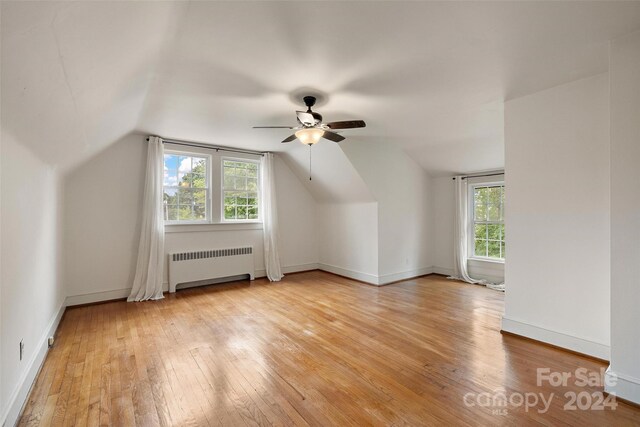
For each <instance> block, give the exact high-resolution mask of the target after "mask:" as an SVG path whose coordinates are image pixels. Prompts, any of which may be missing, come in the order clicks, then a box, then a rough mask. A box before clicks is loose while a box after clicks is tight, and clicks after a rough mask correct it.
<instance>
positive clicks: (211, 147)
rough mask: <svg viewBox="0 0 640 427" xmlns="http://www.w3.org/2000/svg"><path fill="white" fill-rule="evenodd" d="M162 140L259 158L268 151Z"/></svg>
mask: <svg viewBox="0 0 640 427" xmlns="http://www.w3.org/2000/svg"><path fill="white" fill-rule="evenodd" d="M160 139H162V143H167V144H174V145H183V146H185V147H196V148H206V149H209V150H216V151H229V152H231V153H242V154H256V155H258V156H264V154H265V153H266V151H255V150H243V149H241V148H230V147H225V146H222V145H210V144H203V143H201V142H191V141H182V140H179V139H164V138H162V137H160ZM146 140H147V141H149V137H147V138H146Z"/></svg>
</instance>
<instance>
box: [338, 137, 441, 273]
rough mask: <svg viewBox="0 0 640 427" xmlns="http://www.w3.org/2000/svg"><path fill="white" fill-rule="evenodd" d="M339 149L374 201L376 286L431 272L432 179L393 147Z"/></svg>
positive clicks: (358, 143) (359, 143) (357, 144)
mask: <svg viewBox="0 0 640 427" xmlns="http://www.w3.org/2000/svg"><path fill="white" fill-rule="evenodd" d="M341 148H342V149H343V150H344V152H345V153H346V154H347V156H348V157H349V160H350V161H351V163H352V164H353V165H354V166H355V168H356V170H357V171H358V173H359V174H360V176H361V177H362V179H363V180H364V182H365V183H366V184H367V187H368V188H369V191H371V193H372V194H373V196H374V197H375V199H376V200H377V202H378V276H379V279H378V282H379V283H381V284H383V283H389V282H392V281H396V280H401V279H404V278H408V277H414V276H417V275H420V274H426V273H430V272H431V270H432V236H431V231H432V223H431V203H432V196H431V194H430V191H431V185H430V178H429V176H428V175H427V173H426V172H425V171H424V169H422V168H421V167H420V166H419V165H418V164H417V163H416V162H415V161H414V160H413V159H412V158H411V157H409V156H408V155H407V154H406V153H405V152H404V151H403V150H402V149H401V148H400V147H399V146H398V145H397V144H394V143H393V142H387V141H376V140H357V139H354V140H350V141H349V143H346V144H342V145H341Z"/></svg>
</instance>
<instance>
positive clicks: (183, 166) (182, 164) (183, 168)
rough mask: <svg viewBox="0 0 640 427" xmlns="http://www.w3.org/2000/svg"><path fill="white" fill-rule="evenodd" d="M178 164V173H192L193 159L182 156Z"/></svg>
mask: <svg viewBox="0 0 640 427" xmlns="http://www.w3.org/2000/svg"><path fill="white" fill-rule="evenodd" d="M178 162H179V163H178V172H181V173H183V174H184V173H189V172H191V157H186V156H180V157H179V158H178Z"/></svg>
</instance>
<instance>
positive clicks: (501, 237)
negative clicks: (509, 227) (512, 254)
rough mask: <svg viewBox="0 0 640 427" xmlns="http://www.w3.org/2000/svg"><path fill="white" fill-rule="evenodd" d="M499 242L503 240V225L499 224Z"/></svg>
mask: <svg viewBox="0 0 640 427" xmlns="http://www.w3.org/2000/svg"><path fill="white" fill-rule="evenodd" d="M500 233H501V234H500V240H505V234H504V224H500Z"/></svg>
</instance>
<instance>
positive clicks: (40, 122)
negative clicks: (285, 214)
mask: <svg viewBox="0 0 640 427" xmlns="http://www.w3.org/2000/svg"><path fill="white" fill-rule="evenodd" d="M637 29H640V2H601V3H599V2H588V3H587V2H496V3H493V2H470V3H466V2H424V3H420V2H408V3H405V2H368V3H367V2H266V1H265V2H118V1H110V2H69V3H58V2H2V58H1V59H2V62H1V66H2V126H3V132H7V133H10V134H11V135H12V136H13V137H15V138H17V139H18V140H20V141H22V143H23V144H25V145H27V146H29V147H30V148H31V149H32V150H33V151H34V152H35V153H36V154H38V155H39V156H41V157H42V158H43V159H45V160H46V161H48V162H51V163H53V164H55V165H58V166H59V167H60V168H61V169H63V170H68V169H69V168H71V167H73V166H74V165H77V164H78V163H80V162H82V161H84V160H86V159H87V158H88V157H90V156H92V155H95V154H96V153H97V152H99V151H100V150H102V149H104V148H106V147H107V146H108V145H109V144H110V143H113V142H114V141H116V140H118V139H119V138H120V137H122V136H123V135H125V134H128V133H131V132H141V133H150V134H158V135H161V136H164V137H173V138H179V139H187V140H193V141H202V142H210V143H214V144H220V145H229V146H237V147H243V148H251V149H259V150H272V151H284V152H287V153H288V154H287V156H288V157H289V158H290V159H291V160H292V162H293V163H295V164H297V165H299V167H300V169H301V168H302V167H303V166H302V165H303V164H304V163H303V162H304V161H305V158H306V157H305V156H306V154H303V153H306V151H305V147H302V146H301V145H300V144H298V143H291V144H288V145H284V144H280V140H282V139H283V138H284V137H286V136H288V132H287V131H281V130H254V129H251V127H252V126H253V125H277V124H282V125H288V124H294V123H295V116H294V110H296V109H300V107H301V102H300V101H299V97H300V96H301V95H302V94H303V93H306V92H313V93H319V94H321V95H322V98H323V99H322V100H321V102H320V103H319V105H318V106H317V110H318V111H320V112H321V113H322V114H323V115H324V117H325V119H326V120H328V121H331V120H343V119H364V120H365V121H366V122H367V127H366V128H365V129H360V130H351V131H345V132H344V134H345V136H347V137H348V139H347V140H346V141H344V142H343V144H348V143H349V141H350V140H362V141H366V140H384V141H389V142H392V143H395V144H399V145H400V146H401V147H402V148H403V149H404V150H405V151H406V152H407V153H408V154H409V155H411V156H412V157H413V158H414V159H416V161H418V162H419V163H420V164H421V165H422V166H423V167H424V168H425V169H426V170H427V171H428V172H430V173H432V174H439V173H450V172H466V171H474V170H483V169H492V168H499V167H502V166H504V152H503V151H504V149H503V108H502V105H503V101H504V100H506V99H509V98H514V97H519V96H523V95H526V94H528V93H533V92H536V91H539V90H542V89H545V88H548V87H552V86H555V85H558V84H561V83H564V82H568V81H571V80H575V79H578V78H582V77H587V76H590V75H594V74H598V73H602V72H605V71H607V69H608V41H609V40H611V39H612V38H615V37H618V36H620V35H623V34H627V33H630V32H632V31H634V30H637ZM326 144H332V143H329V142H326ZM332 151H335V150H330V149H326V150H324V151H322V152H324V153H326V156H325V157H322V154H321V150H318V154H319V155H320V157H319V159H318V160H319V164H318V165H317V167H318V168H320V169H319V172H318V174H319V175H321V174H322V171H323V169H324V171H331V169H332V168H333V167H334V166H335V165H334V164H332V159H334V158H335V157H332V155H331V154H330V153H331V152H332ZM323 159H324V161H323ZM301 173H302V172H301ZM341 178H343V179H344V177H341ZM326 179H329V180H330V179H331V178H326ZM336 179H338V178H336ZM342 182H344V181H342ZM325 185H327V186H330V185H332V182H326V183H325ZM357 185H360V184H357Z"/></svg>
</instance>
